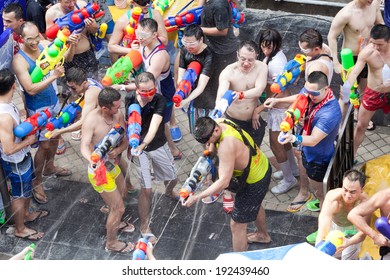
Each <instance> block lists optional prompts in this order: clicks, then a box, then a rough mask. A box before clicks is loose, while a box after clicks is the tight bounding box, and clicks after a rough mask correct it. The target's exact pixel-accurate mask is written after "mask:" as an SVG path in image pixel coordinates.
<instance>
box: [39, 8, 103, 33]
mask: <svg viewBox="0 0 390 280" xmlns="http://www.w3.org/2000/svg"><path fill="white" fill-rule="evenodd" d="M103 15H104V11H101V10H100V6H99V4H98V3H96V2H93V3H92V4H91V3H88V4H87V5H86V6H85V7H84V8H82V9H80V10H74V11H71V12H69V13H67V14H66V15H64V16H63V17H60V18H57V19H55V20H54V24H53V25H52V26H51V27H50V28H48V29H47V30H46V36H47V38H49V39H54V38H55V37H56V35H57V33H58V31H59V30H61V29H63V28H64V27H66V28H68V29H69V30H70V32H71V33H72V32H73V31H75V30H77V31H78V32H81V31H82V30H83V29H84V28H85V23H84V20H85V19H87V18H95V19H97V18H100V17H102V16H103Z"/></svg>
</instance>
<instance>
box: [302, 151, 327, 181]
mask: <svg viewBox="0 0 390 280" xmlns="http://www.w3.org/2000/svg"><path fill="white" fill-rule="evenodd" d="M302 164H303V166H304V167H305V169H306V173H307V177H309V178H310V179H312V180H314V181H316V182H322V181H323V180H324V177H325V173H326V170H328V165H329V162H328V163H326V162H323V163H316V162H307V160H306V156H305V154H304V153H303V152H302Z"/></svg>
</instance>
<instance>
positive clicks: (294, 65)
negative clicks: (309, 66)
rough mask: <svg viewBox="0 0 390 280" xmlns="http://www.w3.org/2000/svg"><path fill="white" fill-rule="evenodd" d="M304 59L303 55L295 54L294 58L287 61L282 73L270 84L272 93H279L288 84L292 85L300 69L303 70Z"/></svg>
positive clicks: (300, 71)
mask: <svg viewBox="0 0 390 280" xmlns="http://www.w3.org/2000/svg"><path fill="white" fill-rule="evenodd" d="M305 61H306V56H305V55H303V54H297V55H295V57H294V59H292V60H290V61H289V62H287V64H286V65H285V66H284V69H283V72H282V74H279V75H278V76H276V79H275V81H274V83H273V84H272V85H271V91H272V92H273V93H281V92H282V91H284V90H285V89H286V88H287V87H288V86H290V85H292V84H293V83H294V82H295V80H296V79H297V78H298V77H299V75H300V74H301V73H302V71H304V70H305Z"/></svg>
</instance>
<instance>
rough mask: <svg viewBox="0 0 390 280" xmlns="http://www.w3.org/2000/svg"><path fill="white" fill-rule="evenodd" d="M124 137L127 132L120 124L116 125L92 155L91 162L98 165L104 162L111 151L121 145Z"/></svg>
mask: <svg viewBox="0 0 390 280" xmlns="http://www.w3.org/2000/svg"><path fill="white" fill-rule="evenodd" d="M124 135H125V130H124V129H123V127H121V126H120V124H116V125H115V126H114V127H113V128H111V130H110V131H109V132H108V133H107V135H106V136H104V138H103V139H102V141H100V142H99V144H98V145H97V146H96V148H95V150H94V151H93V153H92V154H91V161H92V162H94V163H97V162H98V161H99V160H102V159H103V158H104V157H105V156H106V155H107V154H108V152H109V151H111V150H112V149H114V148H116V147H117V146H118V145H119V144H120V142H121V140H122V138H123V136H124Z"/></svg>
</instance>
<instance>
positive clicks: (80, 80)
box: [65, 67, 88, 94]
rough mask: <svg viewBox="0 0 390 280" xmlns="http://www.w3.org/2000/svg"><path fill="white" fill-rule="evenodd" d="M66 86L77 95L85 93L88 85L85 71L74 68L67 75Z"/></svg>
mask: <svg viewBox="0 0 390 280" xmlns="http://www.w3.org/2000/svg"><path fill="white" fill-rule="evenodd" d="M65 77H66V84H67V85H68V87H69V88H70V90H71V91H72V92H73V93H75V94H81V93H83V92H85V90H86V86H87V84H88V80H87V74H86V73H85V72H84V70H83V69H81V68H78V67H72V68H70V69H69V70H68V71H66V73H65Z"/></svg>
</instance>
